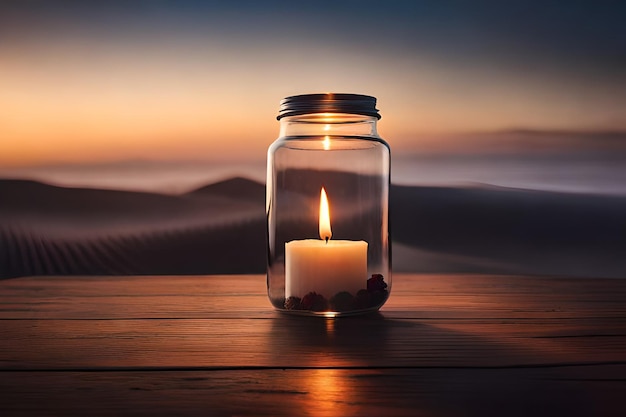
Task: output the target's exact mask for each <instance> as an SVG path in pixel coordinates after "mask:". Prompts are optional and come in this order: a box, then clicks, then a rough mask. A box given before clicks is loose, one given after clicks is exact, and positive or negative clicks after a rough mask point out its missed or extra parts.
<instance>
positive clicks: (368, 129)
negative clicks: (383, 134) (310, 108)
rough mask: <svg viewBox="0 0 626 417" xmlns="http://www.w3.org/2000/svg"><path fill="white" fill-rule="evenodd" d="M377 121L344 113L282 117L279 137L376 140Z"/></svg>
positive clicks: (368, 117)
mask: <svg viewBox="0 0 626 417" xmlns="http://www.w3.org/2000/svg"><path fill="white" fill-rule="evenodd" d="M377 121H378V119H377V118H376V117H371V116H362V115H358V114H346V113H319V114H304V115H299V116H290V117H283V118H282V119H280V137H288V136H298V137H302V136H359V137H373V138H377V137H378V132H377V130H376V122H377Z"/></svg>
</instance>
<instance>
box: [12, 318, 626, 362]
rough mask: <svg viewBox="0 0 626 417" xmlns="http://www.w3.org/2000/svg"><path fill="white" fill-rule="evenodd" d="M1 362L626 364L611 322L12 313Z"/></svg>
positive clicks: (622, 342) (621, 326)
mask: <svg viewBox="0 0 626 417" xmlns="http://www.w3.org/2000/svg"><path fill="white" fill-rule="evenodd" d="M1 326H2V335H3V337H2V339H1V340H0V370H1V369H66V368H69V369H82V368H92V367H95V368H103V367H129V368H142V367H156V368H158V367H209V368H213V367H218V368H219V367H237V366H263V367H275V368H284V367H311V368H318V367H325V366H335V367H342V366H344V367H345V366H348V367H355V366H356V367H366V366H396V367H398V366H406V367H427V366H534V365H544V364H557V365H558V364H569V363H607V362H609V363H622V362H623V363H626V319H624V320H620V321H617V320H615V321H611V322H610V323H597V322H590V323H580V322H575V323H572V322H571V321H569V322H567V323H561V322H560V321H557V322H549V321H545V322H520V323H509V322H504V323H494V322H481V321H466V322H463V323H456V322H442V323H428V322H422V321H420V320H416V319H411V320H406V319H392V318H383V317H380V318H371V319H364V318H356V319H346V320H343V319H342V320H334V321H333V320H328V321H327V320H323V319H316V318H300V317H283V316H282V315H279V316H278V317H275V318H274V319H271V320H270V319H181V320H170V319H149V320H135V319H131V320H29V321H24V320H10V321H4V322H2V323H1Z"/></svg>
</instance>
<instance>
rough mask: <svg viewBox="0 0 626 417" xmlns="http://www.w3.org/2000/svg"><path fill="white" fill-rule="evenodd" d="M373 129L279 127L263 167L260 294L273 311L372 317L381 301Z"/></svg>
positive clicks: (383, 256)
mask: <svg viewBox="0 0 626 417" xmlns="http://www.w3.org/2000/svg"><path fill="white" fill-rule="evenodd" d="M376 121H377V118H376V117H373V116H371V115H355V114H344V113H315V114H303V115H296V116H288V117H283V118H281V137H279V138H278V140H276V141H275V142H274V143H273V144H272V145H271V146H270V148H269V150H268V162H267V198H266V211H267V239H268V267H267V286H268V296H269V299H270V301H271V303H272V304H273V306H274V307H275V308H277V309H279V310H284V311H288V312H292V313H298V314H308V315H321V316H327V317H329V316H330V317H334V316H340V315H349V314H358V313H363V312H368V311H375V310H377V309H378V308H380V307H381V306H382V305H383V304H384V302H385V301H386V300H387V298H388V296H389V292H390V290H391V259H390V252H391V246H390V245H391V242H390V238H389V220H388V219H389V207H388V200H389V178H390V177H389V175H390V151H389V146H388V145H387V143H386V142H385V141H384V140H382V139H381V138H380V137H379V136H378V134H377V133H376ZM322 190H323V191H322ZM322 200H325V202H324V203H323V202H322ZM324 221H326V222H327V223H328V225H327V226H324V225H322V223H323V222H324Z"/></svg>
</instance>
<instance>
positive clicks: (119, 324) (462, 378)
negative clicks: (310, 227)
mask: <svg viewBox="0 0 626 417" xmlns="http://www.w3.org/2000/svg"><path fill="white" fill-rule="evenodd" d="M0 300H1V304H2V305H1V309H0V331H1V340H0V415H1V416H12V415H61V416H66V415H127V414H133V415H147V416H153V415H204V416H253V415H254V416H256V415H260V416H414V415H419V416H422V415H423V416H466V415H480V416H486V415H498V416H526V415H532V416H537V415H546V416H557V415H562V416H604V415H606V416H624V415H626V280H619V279H613V280H610V279H563V278H538V277H515V276H480V275H401V274H397V275H395V276H394V282H393V289H392V292H391V298H390V299H389V301H388V302H387V304H386V305H385V306H384V307H383V309H382V310H381V312H380V313H379V314H374V315H370V316H361V317H353V318H341V319H334V320H333V319H322V318H306V317H292V316H289V315H284V314H281V313H279V312H276V311H274V310H272V308H271V307H270V304H269V301H268V300H267V297H266V295H265V278H264V277H263V276H260V275H248V276H246V275H239V276H193V277H189V276H188V277H178V276H177V277H155V276H150V277H30V278H19V279H13V280H5V281H0Z"/></svg>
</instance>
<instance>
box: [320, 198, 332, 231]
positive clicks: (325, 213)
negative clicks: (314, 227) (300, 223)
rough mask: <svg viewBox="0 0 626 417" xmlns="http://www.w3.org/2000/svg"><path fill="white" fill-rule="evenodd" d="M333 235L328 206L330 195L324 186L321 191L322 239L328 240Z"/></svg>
mask: <svg viewBox="0 0 626 417" xmlns="http://www.w3.org/2000/svg"><path fill="white" fill-rule="evenodd" d="M332 236H333V232H332V231H331V230H330V209H329V207H328V197H326V190H325V189H324V187H322V191H321V193H320V239H323V240H326V241H327V242H328V240H329V239H330V238H331V237H332Z"/></svg>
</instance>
